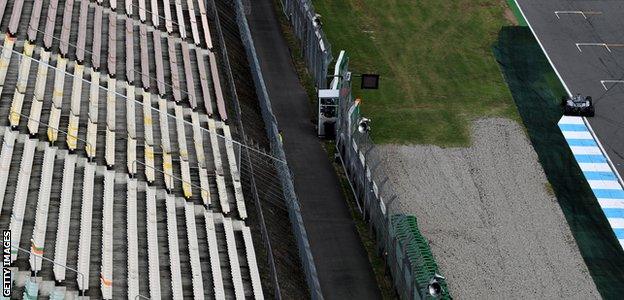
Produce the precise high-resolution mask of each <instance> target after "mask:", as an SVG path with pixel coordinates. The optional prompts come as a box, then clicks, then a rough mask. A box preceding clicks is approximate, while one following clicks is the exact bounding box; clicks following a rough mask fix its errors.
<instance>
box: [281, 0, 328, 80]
mask: <svg viewBox="0 0 624 300" xmlns="http://www.w3.org/2000/svg"><path fill="white" fill-rule="evenodd" d="M280 1H281V4H282V8H283V10H284V14H285V15H286V17H287V18H288V20H289V21H290V23H291V25H292V28H293V31H294V33H295V36H296V37H297V39H298V40H299V43H300V47H301V50H302V54H303V58H304V59H305V62H306V65H307V68H308V71H309V72H310V74H311V75H312V77H313V78H314V80H315V83H316V87H317V88H325V87H326V86H327V70H328V67H329V64H330V63H331V61H332V60H333V57H332V52H331V45H330V44H329V42H328V41H327V37H326V36H325V33H324V32H323V30H322V29H321V28H322V20H321V18H320V16H319V15H318V14H316V12H315V11H314V7H313V6H312V3H311V1H310V0H280Z"/></svg>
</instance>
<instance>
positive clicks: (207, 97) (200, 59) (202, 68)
mask: <svg viewBox="0 0 624 300" xmlns="http://www.w3.org/2000/svg"><path fill="white" fill-rule="evenodd" d="M195 54H196V56H197V68H198V69H199V83H200V85H201V90H202V100H203V101H204V107H205V108H206V113H207V114H208V116H209V117H212V114H213V109H212V101H213V100H212V94H211V93H210V89H209V88H208V74H207V72H206V64H205V62H204V57H206V56H205V55H202V54H201V53H200V49H195Z"/></svg>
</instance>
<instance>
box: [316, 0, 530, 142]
mask: <svg viewBox="0 0 624 300" xmlns="http://www.w3.org/2000/svg"><path fill="white" fill-rule="evenodd" d="M313 4H314V6H315V8H316V10H317V12H318V13H320V14H321V15H322V21H323V24H324V25H323V30H324V31H325V33H326V34H327V35H328V37H329V40H330V41H331V43H332V48H333V50H334V52H338V51H339V50H341V49H344V50H347V53H348V54H349V56H350V57H351V64H350V67H351V70H352V71H353V72H354V73H366V72H375V73H380V74H381V84H380V89H379V90H374V91H373V90H368V91H361V90H359V89H358V87H357V86H358V84H357V83H356V84H354V95H356V96H359V97H361V98H362V99H363V106H362V110H363V114H364V115H366V116H368V117H370V118H371V119H372V120H373V124H374V128H375V130H374V132H373V138H374V140H375V141H376V142H377V143H398V144H410V143H420V144H435V145H439V146H467V145H469V142H470V130H469V126H470V121H471V120H472V119H474V118H477V117H491V116H502V117H507V118H511V119H514V120H519V118H518V115H517V111H516V109H515V106H514V105H513V102H512V101H511V95H510V93H509V90H508V89H507V86H506V85H505V82H504V80H503V77H502V76H501V74H500V71H499V69H498V66H497V64H496V61H495V59H494V57H493V55H492V51H491V46H492V44H493V43H494V42H495V41H496V34H497V33H498V31H499V30H500V28H501V26H503V25H508V24H509V21H508V20H506V18H505V16H504V13H505V10H506V9H507V6H506V3H505V1H503V0H476V1H475V0H454V1H438V0H421V1H412V0H366V1H365V0H315V1H313ZM335 55H336V54H335Z"/></svg>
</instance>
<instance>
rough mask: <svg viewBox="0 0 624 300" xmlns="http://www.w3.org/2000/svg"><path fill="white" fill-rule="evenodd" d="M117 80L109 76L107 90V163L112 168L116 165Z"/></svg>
mask: <svg viewBox="0 0 624 300" xmlns="http://www.w3.org/2000/svg"><path fill="white" fill-rule="evenodd" d="M116 99H117V93H116V80H115V79H114V78H110V77H109V78H108V89H107V91H106V149H105V152H106V153H105V157H104V158H105V159H106V165H107V167H108V168H109V169H110V168H112V167H113V166H114V165H115V121H116V118H115V116H116V115H117V112H116V111H115V102H116V101H117V100H116Z"/></svg>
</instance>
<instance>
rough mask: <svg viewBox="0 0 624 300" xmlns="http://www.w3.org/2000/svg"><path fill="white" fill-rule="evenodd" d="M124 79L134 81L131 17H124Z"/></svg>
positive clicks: (129, 81)
mask: <svg viewBox="0 0 624 300" xmlns="http://www.w3.org/2000/svg"><path fill="white" fill-rule="evenodd" d="M126 62H127V63H126V80H127V81H128V83H130V84H132V83H133V82H134V24H133V23H132V19H130V18H128V19H126Z"/></svg>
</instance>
